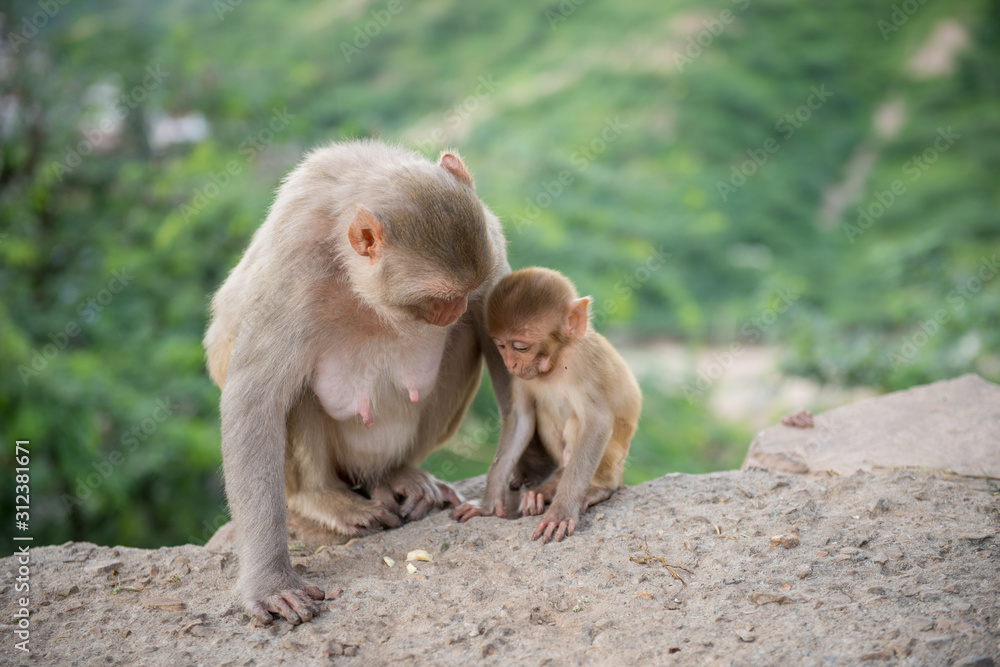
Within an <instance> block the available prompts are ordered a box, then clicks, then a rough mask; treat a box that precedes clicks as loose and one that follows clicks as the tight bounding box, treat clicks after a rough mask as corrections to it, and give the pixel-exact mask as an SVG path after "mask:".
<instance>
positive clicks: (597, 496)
mask: <svg viewBox="0 0 1000 667" xmlns="http://www.w3.org/2000/svg"><path fill="white" fill-rule="evenodd" d="M616 490H617V489H605V488H603V487H600V486H594V485H593V484H591V485H590V486H589V487H588V488H587V495H586V497H585V498H584V499H583V507H581V508H580V511H581V512H586V511H587V508H588V507H592V506H593V505H596V504H597V503H602V502H604V501H605V500H607V499H608V498H610V497H611V494H613V493H614V492H615V491H616Z"/></svg>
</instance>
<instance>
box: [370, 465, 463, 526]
mask: <svg viewBox="0 0 1000 667" xmlns="http://www.w3.org/2000/svg"><path fill="white" fill-rule="evenodd" d="M370 492H371V497H372V499H373V500H377V501H378V502H380V503H382V504H383V505H384V506H385V507H387V508H389V510H391V511H393V512H395V513H396V514H397V515H399V517H400V518H402V519H404V520H406V521H416V520H417V519H422V518H423V517H425V516H426V515H427V513H428V512H430V511H431V510H432V509H435V508H440V507H444V506H445V505H447V504H451V505H454V506H458V505H460V504H461V503H462V498H461V497H460V496H459V495H458V492H456V491H455V489H453V488H452V487H450V486H449V485H447V484H445V483H444V482H441V481H438V480H437V479H435V478H434V476H433V475H431V474H430V473H428V472H425V471H423V470H420V469H418V468H409V467H403V468H399V469H398V470H395V471H393V472H392V473H390V474H389V476H388V477H386V478H385V479H384V480H383V481H382V482H380V483H379V484H377V485H375V486H374V487H372V488H371V490H370Z"/></svg>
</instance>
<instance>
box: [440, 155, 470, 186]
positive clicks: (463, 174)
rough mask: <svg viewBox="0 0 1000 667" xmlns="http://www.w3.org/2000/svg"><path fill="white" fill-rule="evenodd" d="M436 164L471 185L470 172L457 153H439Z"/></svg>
mask: <svg viewBox="0 0 1000 667" xmlns="http://www.w3.org/2000/svg"><path fill="white" fill-rule="evenodd" d="M438 164H439V165H441V166H442V167H444V168H445V169H447V170H448V171H450V172H451V173H452V174H454V176H455V178H457V179H458V180H460V181H462V182H463V183H468V184H469V185H472V174H470V173H469V168H468V167H466V166H465V163H464V162H463V161H462V158H460V157H459V156H458V154H457V153H441V159H440V160H439V161H438Z"/></svg>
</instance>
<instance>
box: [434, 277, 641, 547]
mask: <svg viewBox="0 0 1000 667" xmlns="http://www.w3.org/2000/svg"><path fill="white" fill-rule="evenodd" d="M589 303H590V298H589V297H583V298H578V297H577V294H576V289H575V288H574V287H573V284H572V283H571V282H570V281H569V280H568V279H567V278H566V277H565V276H563V275H562V274H561V273H559V272H557V271H552V270H550V269H543V268H537V267H535V268H528V269H521V270H520V271H515V272H514V273H511V274H509V275H507V276H505V277H504V278H502V279H501V280H500V282H499V283H497V286H496V287H495V288H494V290H493V292H492V294H491V295H490V297H489V300H488V301H487V305H486V326H487V329H488V331H489V335H490V337H491V338H492V339H493V342H494V343H495V344H496V346H497V349H498V350H499V351H500V355H501V356H502V357H503V359H504V363H505V364H506V366H507V370H508V371H510V372H511V373H512V374H513V375H514V376H515V377H514V378H512V382H511V402H510V412H509V414H507V415H506V416H505V418H504V420H503V426H502V428H501V430H500V442H499V444H498V445H497V453H496V457H495V458H494V459H493V463H492V464H491V465H490V470H489V473H488V474H487V477H486V495H485V497H484V498H483V501H482V503H480V504H476V503H465V504H463V505H462V506H460V507H458V508H457V509H455V510H454V511H453V512H452V515H451V516H452V518H453V519H456V520H458V521H467V520H468V519H470V518H471V517H474V516H493V515H496V516H500V517H504V518H506V516H507V515H506V512H505V510H504V505H505V502H506V500H507V491H508V489H517V488H520V486H521V485H522V484H523V483H524V482H525V481H526V480H529V479H531V478H533V477H538V473H539V472H541V473H542V474H543V475H544V474H545V473H547V472H549V471H553V470H554V471H553V472H551V474H549V475H548V477H547V478H542V479H543V480H544V481H541V483H540V484H538V485H537V486H535V488H532V489H529V490H527V491H525V492H524V493H523V495H522V496H521V505H520V513H521V514H522V515H526V516H527V515H539V514H542V512H544V515H543V516H542V520H541V523H539V524H538V528H536V529H535V533H534V535H533V536H532V539H534V540H537V539H538V538H539V537H541V538H542V541H543V542H548V541H549V540H550V539H553V540H555V541H556V542H559V541H561V540H562V539H563V538H564V537H566V536H567V535H572V534H573V531H574V530H575V529H576V522H577V519H579V517H580V514H581V513H582V512H584V511H586V509H587V508H588V507H590V506H591V505H594V504H596V503H599V502H601V501H602V500H606V499H607V498H609V497H610V496H611V494H612V493H614V492H615V490H617V489H618V487H619V486H621V484H622V470H623V468H624V466H625V455H626V454H627V453H628V448H629V443H630V441H631V440H632V434H633V433H634V432H635V428H636V424H637V422H638V421H639V412H640V410H641V407H642V394H641V393H640V391H639V385H638V384H637V383H636V381H635V377H634V376H633V375H632V372H631V371H630V370H629V367H628V366H627V365H626V364H625V361H624V360H623V359H622V358H621V356H620V355H619V354H618V353H617V352H616V351H615V349H614V348H613V347H612V346H611V344H610V343H609V342H608V341H607V340H606V339H605V338H604V337H603V336H601V335H600V334H598V333H597V332H595V331H592V330H590V329H589V328H588V326H587V325H588V316H587V306H588V304H589ZM536 432H537V435H538V440H540V441H541V446H542V448H544V453H542V452H539V451H536V449H537V445H535V444H534V443H532V439H533V436H534V435H535V434H536ZM529 443H532V447H530V448H529ZM526 450H527V451H526ZM538 454H542V456H541V457H539V456H538ZM549 503H551V504H549ZM546 504H549V508H548V510H546V509H545V506H546Z"/></svg>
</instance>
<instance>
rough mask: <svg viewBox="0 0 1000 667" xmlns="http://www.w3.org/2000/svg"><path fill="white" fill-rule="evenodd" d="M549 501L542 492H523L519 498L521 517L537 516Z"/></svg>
mask: <svg viewBox="0 0 1000 667" xmlns="http://www.w3.org/2000/svg"><path fill="white" fill-rule="evenodd" d="M549 500H551V498H548V497H546V494H545V493H544V492H542V491H525V492H524V495H522V496H521V516H538V515H539V514H541V513H542V512H544V511H545V503H547V502H548V501H549Z"/></svg>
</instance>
